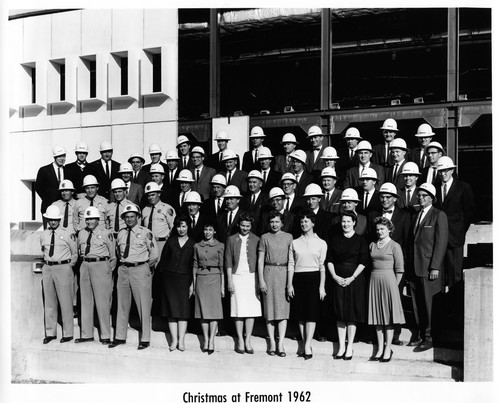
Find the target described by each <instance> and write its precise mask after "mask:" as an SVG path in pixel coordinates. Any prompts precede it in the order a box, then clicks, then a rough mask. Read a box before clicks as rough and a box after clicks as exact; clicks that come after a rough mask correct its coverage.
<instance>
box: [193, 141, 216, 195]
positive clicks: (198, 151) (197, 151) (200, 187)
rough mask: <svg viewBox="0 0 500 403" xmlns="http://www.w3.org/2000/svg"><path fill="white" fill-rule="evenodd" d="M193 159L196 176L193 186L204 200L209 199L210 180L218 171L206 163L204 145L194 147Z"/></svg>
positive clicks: (194, 175) (194, 176)
mask: <svg viewBox="0 0 500 403" xmlns="http://www.w3.org/2000/svg"><path fill="white" fill-rule="evenodd" d="M191 159H192V160H193V165H194V168H193V169H191V173H192V174H193V178H194V182H193V186H192V188H193V190H195V191H196V192H198V193H199V194H200V195H201V197H202V198H203V200H205V199H208V198H209V197H210V181H211V180H212V178H213V177H214V175H215V174H216V173H217V172H215V169H213V168H210V167H207V166H206V165H205V164H204V161H205V150H204V149H203V148H202V147H200V146H195V147H193V149H192V150H191Z"/></svg>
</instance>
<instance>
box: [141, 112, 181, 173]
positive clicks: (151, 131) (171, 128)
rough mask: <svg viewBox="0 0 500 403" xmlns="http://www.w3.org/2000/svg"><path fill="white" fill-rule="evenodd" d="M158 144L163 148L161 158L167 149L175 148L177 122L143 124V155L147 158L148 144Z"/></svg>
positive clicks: (163, 157) (147, 159)
mask: <svg viewBox="0 0 500 403" xmlns="http://www.w3.org/2000/svg"><path fill="white" fill-rule="evenodd" d="M153 143H156V144H159V145H160V147H161V148H162V150H163V155H162V156H161V158H162V160H164V159H165V154H166V153H167V150H170V149H175V146H176V145H177V122H176V121H174V122H161V123H148V124H145V125H144V151H143V152H144V156H145V158H146V161H147V163H149V162H150V160H149V146H150V144H153Z"/></svg>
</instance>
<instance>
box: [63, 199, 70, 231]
mask: <svg viewBox="0 0 500 403" xmlns="http://www.w3.org/2000/svg"><path fill="white" fill-rule="evenodd" d="M68 215H69V202H66V207H65V208H64V221H63V227H64V228H68Z"/></svg>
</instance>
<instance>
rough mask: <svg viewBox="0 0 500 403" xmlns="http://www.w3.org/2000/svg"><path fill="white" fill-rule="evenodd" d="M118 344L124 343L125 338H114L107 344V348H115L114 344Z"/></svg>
mask: <svg viewBox="0 0 500 403" xmlns="http://www.w3.org/2000/svg"><path fill="white" fill-rule="evenodd" d="M120 344H125V340H120V339H114V340H113V341H112V342H111V344H110V345H108V348H115V347H116V346H119V345H120Z"/></svg>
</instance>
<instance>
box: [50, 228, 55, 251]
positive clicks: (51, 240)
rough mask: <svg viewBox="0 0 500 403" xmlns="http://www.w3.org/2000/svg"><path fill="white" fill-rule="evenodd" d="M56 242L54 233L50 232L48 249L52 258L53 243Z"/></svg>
mask: <svg viewBox="0 0 500 403" xmlns="http://www.w3.org/2000/svg"><path fill="white" fill-rule="evenodd" d="M55 242H56V232H55V231H54V230H52V236H51V237H50V249H49V256H50V257H52V256H53V255H54V243H55Z"/></svg>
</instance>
